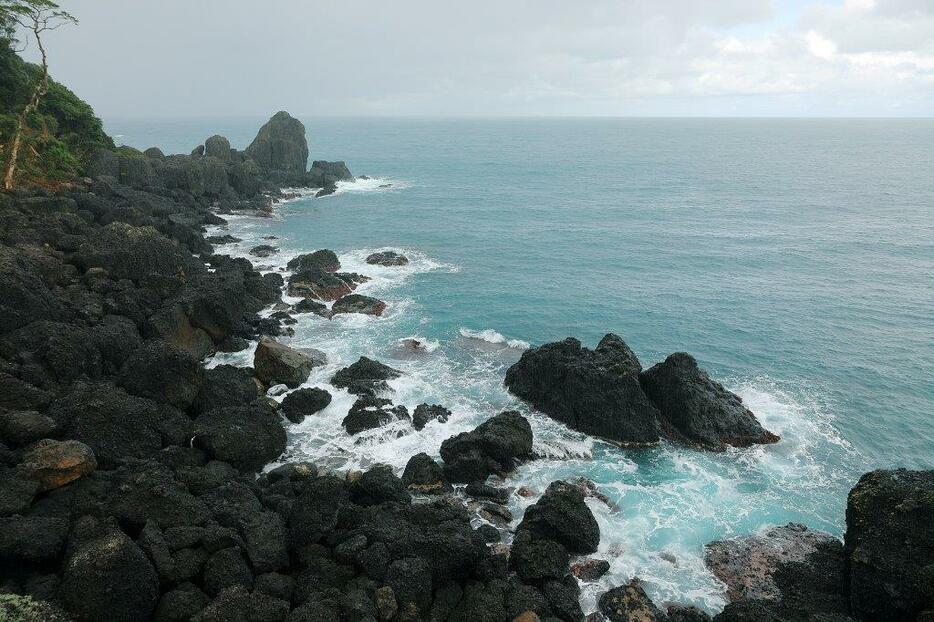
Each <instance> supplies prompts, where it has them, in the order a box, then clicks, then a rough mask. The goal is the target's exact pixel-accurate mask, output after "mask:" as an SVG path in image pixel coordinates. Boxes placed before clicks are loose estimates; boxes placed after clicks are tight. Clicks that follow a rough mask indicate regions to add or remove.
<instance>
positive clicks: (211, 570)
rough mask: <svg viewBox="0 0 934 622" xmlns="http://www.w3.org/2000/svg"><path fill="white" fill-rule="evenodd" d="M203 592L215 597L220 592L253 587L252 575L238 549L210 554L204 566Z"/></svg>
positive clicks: (227, 549)
mask: <svg viewBox="0 0 934 622" xmlns="http://www.w3.org/2000/svg"><path fill="white" fill-rule="evenodd" d="M203 582H204V591H205V592H207V593H208V594H209V595H212V596H216V595H217V594H219V593H220V592H221V591H222V590H224V589H226V588H229V587H233V586H235V585H239V586H242V587H245V588H247V589H251V588H252V587H253V573H252V572H250V567H249V566H247V563H246V560H245V559H244V558H243V554H242V553H241V552H240V549H239V548H238V547H235V546H232V547H229V548H226V549H221V550H219V551H216V552H215V553H214V554H212V555H211V556H210V557H209V558H208V560H207V562H205V564H204V572H203Z"/></svg>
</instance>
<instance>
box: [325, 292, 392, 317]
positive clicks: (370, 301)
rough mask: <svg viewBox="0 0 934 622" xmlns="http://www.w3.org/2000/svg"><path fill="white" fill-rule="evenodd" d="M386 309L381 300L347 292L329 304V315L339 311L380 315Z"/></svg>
mask: <svg viewBox="0 0 934 622" xmlns="http://www.w3.org/2000/svg"><path fill="white" fill-rule="evenodd" d="M385 310H386V303H385V302H383V301H382V300H378V299H376V298H372V297H370V296H364V295H362V294H348V295H346V296H343V297H342V298H339V299H338V300H337V302H335V303H334V304H333V305H332V306H331V315H332V316H334V315H337V314H339V313H362V314H364V315H375V316H380V315H382V314H383V311H385Z"/></svg>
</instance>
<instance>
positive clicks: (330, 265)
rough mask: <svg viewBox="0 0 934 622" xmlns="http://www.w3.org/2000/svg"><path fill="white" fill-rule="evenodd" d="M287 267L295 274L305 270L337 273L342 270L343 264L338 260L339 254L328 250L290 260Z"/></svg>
mask: <svg viewBox="0 0 934 622" xmlns="http://www.w3.org/2000/svg"><path fill="white" fill-rule="evenodd" d="M286 267H287V268H288V269H289V270H292V271H293V272H301V271H303V270H321V271H323V272H337V271H338V270H340V269H341V262H340V261H339V260H338V259H337V254H336V253H335V252H334V251H332V250H328V249H326V248H324V249H321V250H317V251H314V252H313V253H305V254H303V255H299V256H298V257H294V258H293V259H290V260H289V263H288V264H286Z"/></svg>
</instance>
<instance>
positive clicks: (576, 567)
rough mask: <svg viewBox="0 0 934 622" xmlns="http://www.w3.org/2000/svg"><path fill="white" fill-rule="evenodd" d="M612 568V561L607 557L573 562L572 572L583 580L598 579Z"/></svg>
mask: <svg viewBox="0 0 934 622" xmlns="http://www.w3.org/2000/svg"><path fill="white" fill-rule="evenodd" d="M609 570H610V562H608V561H606V560H605V559H585V560H584V561H581V562H577V563H576V564H571V574H573V575H574V576H575V577H577V578H578V579H580V580H581V581H596V580H597V579H599V578H600V577H602V576H603V575H605V574H606V573H607V572H608V571H609Z"/></svg>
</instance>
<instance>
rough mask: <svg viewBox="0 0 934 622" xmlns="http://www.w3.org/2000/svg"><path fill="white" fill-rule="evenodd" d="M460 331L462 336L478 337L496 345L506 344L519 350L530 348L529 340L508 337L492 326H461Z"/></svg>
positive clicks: (468, 337) (479, 339)
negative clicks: (476, 327) (479, 328)
mask: <svg viewBox="0 0 934 622" xmlns="http://www.w3.org/2000/svg"><path fill="white" fill-rule="evenodd" d="M459 332H460V335H461V337H465V338H467V339H476V340H478V341H485V342H487V343H492V344H494V345H504V346H506V347H507V348H515V349H517V350H528V349H529V342H527V341H522V340H521V339H507V338H506V337H504V336H503V335H502V334H501V333H498V332H496V331H495V330H493V329H492V328H486V329H483V330H472V329H470V328H461V329H460V331H459Z"/></svg>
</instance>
